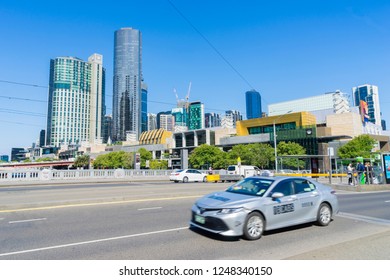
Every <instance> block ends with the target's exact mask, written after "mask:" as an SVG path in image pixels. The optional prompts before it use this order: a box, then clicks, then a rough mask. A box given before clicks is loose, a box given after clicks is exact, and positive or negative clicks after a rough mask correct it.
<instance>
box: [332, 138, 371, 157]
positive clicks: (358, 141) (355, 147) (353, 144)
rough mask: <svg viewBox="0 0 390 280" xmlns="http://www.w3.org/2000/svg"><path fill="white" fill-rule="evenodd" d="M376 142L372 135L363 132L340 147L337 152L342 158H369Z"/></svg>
mask: <svg viewBox="0 0 390 280" xmlns="http://www.w3.org/2000/svg"><path fill="white" fill-rule="evenodd" d="M375 143H376V141H375V140H374V139H373V138H372V137H370V136H369V135H366V134H362V135H359V136H356V137H355V138H353V139H352V140H351V141H349V142H348V143H347V144H345V145H344V146H342V147H340V148H339V149H338V152H337V154H338V156H339V157H340V158H356V157H363V158H369V157H370V155H371V153H372V152H371V151H372V149H373V148H374V146H375Z"/></svg>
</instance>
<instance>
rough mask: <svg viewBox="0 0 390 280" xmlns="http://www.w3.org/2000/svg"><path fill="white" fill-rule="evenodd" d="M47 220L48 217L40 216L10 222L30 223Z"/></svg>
mask: <svg viewBox="0 0 390 280" xmlns="http://www.w3.org/2000/svg"><path fill="white" fill-rule="evenodd" d="M44 220H47V218H39V219H30V220H20V221H10V222H8V223H9V224H17V223H29V222H37V221H44Z"/></svg>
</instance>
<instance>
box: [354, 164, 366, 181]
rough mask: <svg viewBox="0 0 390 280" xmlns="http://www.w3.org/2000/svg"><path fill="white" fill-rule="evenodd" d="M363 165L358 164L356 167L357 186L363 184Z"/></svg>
mask: <svg viewBox="0 0 390 280" xmlns="http://www.w3.org/2000/svg"><path fill="white" fill-rule="evenodd" d="M364 169H365V168H364V165H363V163H362V162H358V164H357V165H356V171H357V180H358V184H364Z"/></svg>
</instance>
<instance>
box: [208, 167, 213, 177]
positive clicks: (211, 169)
mask: <svg viewBox="0 0 390 280" xmlns="http://www.w3.org/2000/svg"><path fill="white" fill-rule="evenodd" d="M212 174H213V168H212V167H211V166H210V167H209V175H212Z"/></svg>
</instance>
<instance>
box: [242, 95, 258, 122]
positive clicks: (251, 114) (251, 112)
mask: <svg viewBox="0 0 390 280" xmlns="http://www.w3.org/2000/svg"><path fill="white" fill-rule="evenodd" d="M245 104H246V117H247V119H248V120H249V119H255V118H261V117H262V110H261V96H260V93H259V92H257V91H255V90H250V91H247V92H246V93H245Z"/></svg>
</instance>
